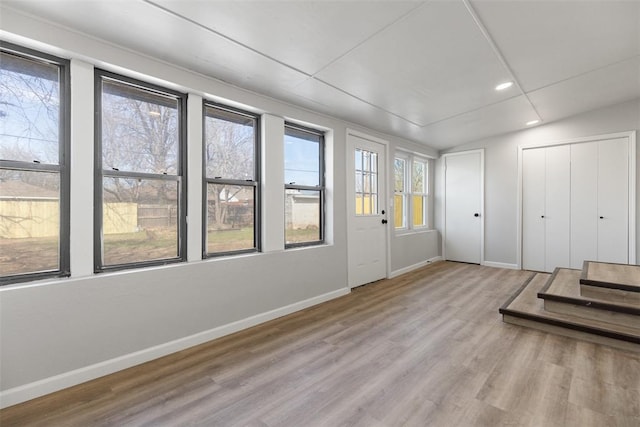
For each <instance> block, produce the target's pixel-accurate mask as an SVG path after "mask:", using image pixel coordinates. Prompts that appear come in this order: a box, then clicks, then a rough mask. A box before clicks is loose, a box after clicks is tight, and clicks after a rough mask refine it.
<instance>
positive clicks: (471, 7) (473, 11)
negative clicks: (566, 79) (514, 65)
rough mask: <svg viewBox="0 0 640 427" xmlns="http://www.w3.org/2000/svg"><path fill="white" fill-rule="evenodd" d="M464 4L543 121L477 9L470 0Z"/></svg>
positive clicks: (463, 0)
mask: <svg viewBox="0 0 640 427" xmlns="http://www.w3.org/2000/svg"><path fill="white" fill-rule="evenodd" d="M462 2H463V3H464V5H465V7H466V8H467V11H468V12H469V14H470V15H471V18H472V19H473V21H474V22H475V23H476V25H477V26H478V29H479V30H480V32H481V33H482V35H483V37H484V38H485V40H486V41H487V43H489V46H490V47H491V49H492V50H493V53H494V54H495V55H496V56H497V57H498V60H499V61H500V63H501V64H502V66H503V67H504V69H505V70H506V71H507V72H508V73H509V76H510V77H511V79H512V80H513V83H514V84H515V86H516V87H517V88H518V90H519V91H520V93H521V94H522V96H524V97H525V99H526V100H527V102H528V103H529V106H530V107H531V108H532V109H533V111H534V112H535V113H536V116H537V117H538V119H539V120H541V121H542V117H541V116H540V113H539V112H538V109H537V108H536V107H535V105H533V102H532V101H531V99H530V98H529V95H527V93H526V92H525V91H524V90H523V89H522V86H521V85H520V82H519V81H518V79H517V78H516V76H515V73H514V72H513V70H512V69H511V67H510V66H509V64H508V63H507V60H506V59H505V58H504V55H503V54H502V52H501V51H500V49H499V48H498V46H497V45H496V43H495V41H494V40H493V38H492V37H491V35H490V34H489V30H487V28H486V27H485V25H484V23H483V22H482V21H481V20H480V17H479V16H478V14H477V13H476V11H475V9H474V8H473V6H471V3H470V2H469V0H462Z"/></svg>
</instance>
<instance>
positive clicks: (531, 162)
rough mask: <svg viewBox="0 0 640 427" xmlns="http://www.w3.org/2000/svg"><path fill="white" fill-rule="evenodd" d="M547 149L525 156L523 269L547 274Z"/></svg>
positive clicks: (528, 151)
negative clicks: (545, 250)
mask: <svg viewBox="0 0 640 427" xmlns="http://www.w3.org/2000/svg"><path fill="white" fill-rule="evenodd" d="M545 169H546V162H545V149H544V148H537V149H531V150H524V151H523V152H522V268H524V269H525V270H534V271H544V269H545V266H544V263H545V254H544V247H545V238H544V236H545V226H544V223H545V220H544V217H545V214H544V213H545V212H544V209H545V206H544V204H545V185H546V180H545V179H544V176H545V174H546V172H545Z"/></svg>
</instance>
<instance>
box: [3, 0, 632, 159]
mask: <svg viewBox="0 0 640 427" xmlns="http://www.w3.org/2000/svg"><path fill="white" fill-rule="evenodd" d="M3 4H4V6H3V7H9V8H11V9H14V10H16V11H19V12H26V13H28V14H31V15H34V16H36V17H39V18H43V19H46V20H48V21H51V22H54V23H57V24H59V25H62V26H65V27H68V28H71V29H74V30H76V31H80V32H82V33H85V34H88V35H91V36H93V37H98V38H100V39H103V40H106V41H108V42H111V43H115V44H118V45H121V46H124V47H127V48H129V49H132V50H135V51H138V52H140V53H143V54H147V55H151V56H154V57H157V58H160V59H162V60H164V61H168V62H171V63H174V64H177V65H179V66H181V67H184V68H187V69H190V70H193V71H196V72H198V73H202V74H205V75H208V76H211V77H215V78H217V79H221V80H224V81H226V82H229V83H232V84H234V85H237V86H241V87H244V88H247V89H250V90H253V91H256V92H260V93H263V94H267V95H269V96H272V97H274V98H277V99H281V100H284V101H287V102H290V103H292V104H296V105H299V106H302V107H305V108H309V109H312V110H315V111H318V112H322V113H326V114H329V115H333V116H338V117H341V118H344V119H346V120H348V121H351V122H354V123H358V124H361V125H364V126H367V127H369V128H372V129H375V130H378V131H381V132H384V133H387V134H392V135H397V136H400V137H404V138H407V139H410V140H414V141H417V142H420V143H423V144H426V145H429V146H431V147H434V148H437V149H444V148H449V147H452V146H455V145H458V144H462V143H465V142H468V141H472V140H476V139H481V138H485V137H489V136H492V135H497V134H501V133H505V132H509V131H514V130H518V129H523V128H525V127H526V125H525V123H526V122H529V121H532V120H540V121H541V123H546V122H551V121H554V120H558V119H561V118H563V117H568V116H571V115H574V114H578V113H581V112H584V111H588V110H592V109H596V108H599V107H603V106H607V105H611V104H615V103H619V102H624V101H627V100H631V99H634V98H638V97H640V1H636V0H629V1H615V0H610V1H606V0H601V1H598V0H589V1H562V0H555V1H543V0H534V1H526V0H524V1H517V0H511V1H505V0H498V1H493V0H447V1H444V0H432V1H423V2H411V1H409V2H404V1H194V0H128V1H109V0H91V1H78V0H75V1H72V0H49V1H44V0H36V1H34V0H20V1H14V0H3ZM0 23H1V21H0ZM506 81H512V82H514V85H513V86H511V87H510V88H508V89H505V90H503V91H496V90H495V86H496V85H498V84H499V83H502V82H506Z"/></svg>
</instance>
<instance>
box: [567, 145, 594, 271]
mask: <svg viewBox="0 0 640 427" xmlns="http://www.w3.org/2000/svg"><path fill="white" fill-rule="evenodd" d="M597 170H598V143H597V142H585V143H582V144H573V145H572V146H571V268H574V269H581V268H582V264H583V262H584V261H588V260H592V261H596V260H597V259H598V194H597V191H596V189H597V188H598V173H597Z"/></svg>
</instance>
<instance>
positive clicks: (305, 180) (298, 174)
mask: <svg viewBox="0 0 640 427" xmlns="http://www.w3.org/2000/svg"><path fill="white" fill-rule="evenodd" d="M311 137H313V138H315V140H311V139H306V138H301V137H299V136H295V135H289V134H287V130H285V137H284V182H285V183H286V184H290V183H295V184H296V185H309V186H314V185H320V136H317V135H311Z"/></svg>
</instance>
